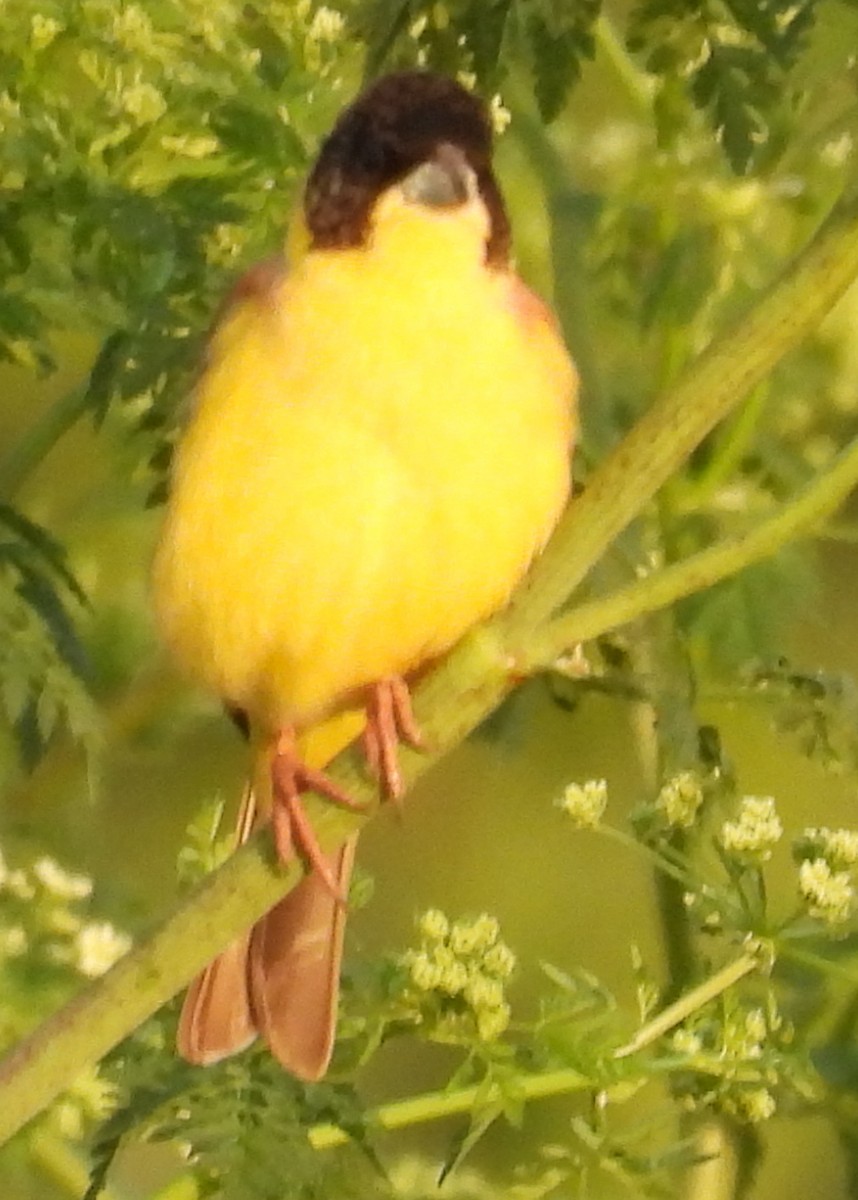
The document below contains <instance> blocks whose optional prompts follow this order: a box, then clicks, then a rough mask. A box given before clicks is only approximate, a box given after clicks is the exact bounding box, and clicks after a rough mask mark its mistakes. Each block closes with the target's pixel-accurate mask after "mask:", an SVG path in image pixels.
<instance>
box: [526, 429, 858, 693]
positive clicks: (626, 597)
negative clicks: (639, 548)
mask: <svg viewBox="0 0 858 1200" xmlns="http://www.w3.org/2000/svg"><path fill="white" fill-rule="evenodd" d="M856 483H858V438H856V439H855V440H854V441H853V442H852V443H851V444H850V445H849V446H847V447H846V448H845V449H844V450H843V451H842V452H841V453H840V454H839V455H838V457H837V459H836V460H835V462H834V463H833V465H832V466H831V467H830V468H829V469H828V471H827V472H826V473H825V474H824V475H822V476H821V477H819V478H815V479H813V480H811V482H810V483H809V484H808V485H807V486H806V487H805V488H804V489H803V490H802V491H801V492H800V493H799V494H798V495H797V496H796V497H795V499H793V500H791V501H790V502H789V503H788V504H786V505H784V507H783V508H781V510H780V511H779V512H778V513H776V514H775V515H774V516H773V517H769V518H768V519H767V520H765V521H763V522H762V524H760V525H758V526H757V528H756V529H753V530H752V531H751V532H750V533H747V534H745V535H744V536H743V537H737V538H729V539H727V540H726V541H724V542H721V543H719V544H718V545H716V546H712V547H710V549H708V550H701V551H700V552H699V553H698V554H693V555H692V556H691V557H690V558H686V559H685V560H684V561H682V562H678V563H673V564H671V565H670V566H668V567H665V568H664V569H663V570H661V571H659V572H658V573H657V574H654V575H650V576H647V577H645V578H644V579H639V580H636V581H635V582H634V583H632V584H629V585H628V587H624V588H620V589H619V590H618V591H616V592H614V593H612V594H611V595H609V596H603V597H599V598H598V599H595V600H590V601H588V602H587V603H586V604H581V605H579V606H578V607H577V608H573V609H571V610H570V611H569V612H568V613H565V614H564V615H563V616H562V617H558V618H557V619H555V620H553V621H550V622H548V623H547V624H546V625H544V626H543V627H542V629H541V630H540V631H539V632H538V633H537V634H535V635H534V636H533V637H532V638H531V639H530V640H529V643H528V647H527V652H526V654H525V655H524V656H523V662H522V666H523V668H524V669H525V670H536V669H537V668H539V667H541V666H548V665H549V664H550V663H551V662H553V661H554V659H556V658H557V656H558V655H560V654H562V653H563V652H564V651H566V650H568V649H569V647H570V646H574V645H576V644H578V643H579V642H583V641H587V640H588V639H590V638H594V637H598V636H599V634H602V633H605V632H607V631H608V630H611V629H617V628H618V627H619V626H621V625H626V624H628V623H629V621H632V620H634V619H635V618H637V617H640V616H643V615H644V614H645V613H650V612H654V611H655V610H657V609H661V608H665V607H666V606H667V605H669V604H673V603H674V602H675V601H676V600H680V599H682V598H683V597H684V596H690V595H692V594H693V593H694V592H699V591H702V590H703V589H704V588H707V587H711V586H712V585H713V584H714V583H718V582H719V581H720V580H722V579H727V578H728V577H729V576H731V575H735V574H737V572H739V571H741V570H743V569H744V568H745V567H748V566H750V565H751V564H752V563H755V562H759V561H760V560H761V559H763V558H767V557H768V556H770V555H772V554H774V553H775V552H776V551H778V550H780V549H781V548H782V547H783V546H785V545H786V544H787V543H788V542H790V541H792V540H793V539H794V538H796V537H797V536H798V535H800V534H804V533H807V532H809V531H810V530H812V529H813V528H814V526H816V525H817V524H818V523H819V522H820V521H822V520H823V519H824V518H825V517H826V516H828V515H829V514H831V513H833V512H834V511H836V509H837V508H839V506H840V505H841V504H842V503H843V502H844V500H846V498H847V497H848V496H849V494H850V492H851V491H852V490H853V488H854V487H855V485H856Z"/></svg>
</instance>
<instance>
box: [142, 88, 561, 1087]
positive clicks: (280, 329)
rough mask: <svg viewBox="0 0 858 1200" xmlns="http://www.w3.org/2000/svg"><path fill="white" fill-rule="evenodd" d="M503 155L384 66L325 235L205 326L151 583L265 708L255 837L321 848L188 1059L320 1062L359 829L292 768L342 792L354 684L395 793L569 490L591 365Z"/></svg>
mask: <svg viewBox="0 0 858 1200" xmlns="http://www.w3.org/2000/svg"><path fill="white" fill-rule="evenodd" d="M491 154H492V132H491V125H490V121H489V118H488V115H487V112H486V109H485V107H484V106H483V104H482V103H481V102H480V101H479V100H478V99H477V98H476V97H474V96H473V95H471V94H470V93H469V92H467V91H466V90H465V89H464V88H462V87H461V86H460V85H459V84H458V83H455V82H453V81H452V80H449V79H446V78H443V77H441V76H438V75H435V74H430V73H425V72H417V71H409V72H400V73H397V74H393V75H388V76H386V77H384V78H382V79H381V80H379V81H378V82H377V83H375V84H374V85H373V86H371V87H370V88H369V89H368V90H367V91H365V92H364V93H363V94H362V95H361V96H359V97H358V99H357V100H356V101H355V102H354V103H353V104H352V105H351V106H350V107H349V108H347V109H346V110H345V111H344V112H343V113H342V115H341V116H340V118H339V120H338V121H337V123H336V125H335V127H334V129H333V131H332V132H331V133H330V135H329V136H328V138H327V139H326V140H325V142H324V143H323V145H322V148H321V152H320V154H319V158H318V160H317V162H316V164H315V166H314V168H313V170H312V172H311V174H310V176H309V179H308V182H307V185H306V188H305V192H304V197H303V214H302V223H303V226H304V233H305V238H304V240H305V244H306V249H305V250H304V251H303V252H302V253H301V255H300V256H299V257H298V259H297V261H293V262H292V263H290V266H289V271H288V273H287V271H286V268H285V263H283V262H279V261H272V262H270V263H266V264H263V265H262V266H260V267H257V268H255V269H254V270H253V271H251V272H250V273H249V274H248V276H247V277H246V278H245V279H244V281H243V282H242V283H240V284H239V285H238V287H237V288H236V290H235V293H234V295H233V297H232V300H231V303H230V304H229V306H228V308H227V311H226V313H225V315H224V316H223V317H222V318H221V320H220V322H219V324H218V326H217V327H216V329H215V331H214V333H213V335H212V338H211V342H210V345H209V349H208V354H207V359H206V363H205V366H204V370H203V372H202V375H201V378H200V379H199V382H198V384H197V387H196V394H195V399H194V405H193V412H192V415H191V418H190V420H189V423H188V425H187V428H186V429H185V431H184V434H183V436H182V438H181V440H180V443H179V446H178V448H177V454H176V460H175V466H174V472H173V479H172V489H171V495H170V499H169V502H168V505H167V511H166V517H165V520H164V524H163V531H162V534H161V538H160V543H159V546H158V549H157V552H156V557H155V564H154V598H155V607H156V611H157V616H158V619H159V623H160V626H161V629H162V631H163V636H164V638H165V640H166V643H167V645H168V646H169V648H170V649H171V650H172V652H173V654H174V655H175V658H176V660H177V662H178V663H179V665H180V666H181V667H182V668H183V669H184V670H185V671H186V672H187V673H188V674H189V675H190V676H191V677H192V678H193V679H195V680H196V681H198V683H199V684H201V685H202V686H203V687H205V688H207V689H208V690H209V691H211V692H213V693H215V694H216V695H218V696H219V697H221V698H222V699H223V701H224V702H225V704H226V705H227V706H228V707H229V708H230V709H231V710H232V711H233V712H234V713H236V714H239V719H240V720H241V722H242V723H243V724H244V725H245V726H246V727H247V728H248V729H249V731H250V735H251V744H252V746H253V753H254V762H255V765H254V769H253V772H252V784H251V785H250V786H249V787H248V790H247V793H246V796H245V803H244V805H243V806H242V813H241V816H240V819H239V835H238V836H239V838H243V837H246V836H247V834H248V833H249V832H250V830H251V829H253V828H254V827H255V825H256V824H257V823H258V822H259V821H261V820H271V822H272V825H273V829H274V833H275V840H276V842H277V846H278V849H279V852H280V854H281V856H282V857H284V858H285V857H288V856H289V855H291V854H292V853H294V852H295V851H297V852H298V853H300V854H301V855H302V856H303V857H304V858H305V860H308V865H309V867H310V868H311V870H310V873H309V874H308V875H307V876H306V877H305V878H304V880H303V881H302V882H301V884H299V886H298V888H297V889H295V890H294V891H293V892H292V893H291V894H290V895H289V896H287V897H286V898H285V899H284V900H283V901H281V903H280V904H279V905H277V907H276V908H275V909H274V910H272V912H271V913H269V914H268V916H266V917H265V918H263V919H262V920H261V921H260V922H259V923H258V925H257V926H256V927H255V928H254V930H252V931H251V932H250V933H249V934H248V935H247V936H246V937H244V938H243V939H241V940H240V941H239V942H237V943H236V944H234V945H233V946H231V947H230V948H229V949H228V950H227V951H226V952H225V953H224V954H222V955H221V956H220V957H219V958H218V959H217V960H215V962H214V963H213V964H211V966H210V967H209V968H208V969H207V970H206V971H205V972H204V973H203V975H202V976H201V977H200V978H199V979H198V980H197V981H196V983H195V984H194V985H192V987H191V989H190V991H189V993H188V997H187V999H186V1001H185V1007H184V1010H183V1014H182V1018H181V1021H180V1028H179V1049H180V1051H181V1053H182V1054H184V1055H185V1057H187V1058H189V1059H190V1060H191V1061H194V1062H211V1061H215V1060H216V1059H218V1058H220V1057H222V1056H224V1055H226V1054H229V1053H232V1052H234V1051H235V1050H238V1049H240V1048H241V1047H242V1046H244V1045H245V1044H247V1042H248V1041H249V1040H251V1039H252V1038H253V1037H254V1036H255V1034H256V1033H260V1034H261V1035H262V1036H263V1037H264V1038H265V1040H266V1041H267V1043H268V1045H269V1046H270V1048H271V1050H272V1052H273V1053H274V1054H275V1055H276V1056H277V1057H278V1059H279V1060H280V1061H281V1062H282V1063H283V1065H284V1066H285V1067H287V1068H288V1069H289V1070H291V1071H293V1072H294V1073H295V1074H297V1075H299V1076H300V1077H302V1078H305V1079H315V1078H318V1077H319V1076H321V1075H322V1074H323V1073H324V1071H325V1070H326V1068H327V1065H328V1061H329V1059H330V1054H331V1047H332V1042H333V1033H334V1026H335V1022H336V1004H337V986H338V974H339V963H340V955H341V947H342V927H343V921H344V905H343V902H342V896H343V895H344V893H345V890H346V888H347V883H348V876H349V871H350V868H351V862H352V857H353V849H354V845H353V841H352V842H351V843H349V844H348V845H347V846H345V847H343V848H342V849H341V850H340V851H338V852H337V853H336V854H334V855H324V854H322V852H321V850H320V849H319V847H318V844H317V843H316V842H315V839H314V837H313V834H312V830H311V829H310V828H309V826H308V823H307V821H306V817H305V815H304V812H303V808H302V806H301V801H300V793H301V791H302V790H304V789H307V788H313V789H314V790H317V791H322V792H323V793H325V794H327V795H329V796H331V797H332V798H333V799H334V800H339V801H342V802H343V803H348V802H349V801H348V797H347V796H343V795H342V794H341V793H340V792H339V791H338V789H336V788H335V787H334V786H333V784H332V782H331V781H330V780H328V779H327V777H326V776H325V775H324V774H323V772H322V771H321V770H320V769H319V767H320V766H322V765H324V763H325V762H326V761H329V759H330V758H331V757H332V756H333V754H334V753H335V752H336V751H337V750H339V749H340V747H341V746H342V745H343V744H344V743H345V741H348V740H351V738H352V737H353V736H354V734H355V732H356V731H357V728H359V724H360V723H363V721H361V722H358V723H356V721H355V718H354V712H355V710H361V711H362V712H363V713H365V730H364V745H365V748H366V751H367V756H368V759H369V761H370V764H371V766H373V767H374V769H375V770H376V771H377V773H378V774H380V776H381V779H382V783H383V786H384V787H385V789H386V791H387V792H388V794H390V795H397V794H398V793H399V791H400V790H401V781H400V778H399V774H398V769H397V762H396V750H397V743H398V742H399V741H401V740H407V741H409V742H411V743H413V744H419V731H418V730H417V729H416V728H415V726H414V721H413V718H412V716H411V712H410V707H409V703H408V700H409V697H408V680H409V678H410V677H412V676H413V674H414V673H415V672H417V671H419V669H420V668H421V667H423V666H425V665H426V664H427V663H428V662H430V661H431V660H433V659H436V658H437V657H438V656H439V655H442V654H443V653H444V652H445V651H446V650H448V649H449V648H450V646H452V645H453V644H454V643H455V642H456V641H457V640H458V639H459V638H460V637H461V636H462V635H463V634H464V633H465V632H466V631H467V630H468V629H470V628H471V627H472V626H473V625H474V624H476V623H477V622H479V621H481V620H482V619H483V618H485V617H488V616H489V615H490V614H491V613H493V612H495V611H496V610H497V609H499V608H500V607H501V606H502V605H503V604H504V603H505V602H506V600H507V598H508V597H509V595H510V593H511V591H512V590H513V588H514V587H515V585H516V583H517V582H518V581H519V579H520V578H521V577H522V575H523V574H524V572H525V571H526V570H527V567H528V564H529V563H530V562H531V560H532V559H533V557H534V555H535V554H536V553H537V552H538V551H539V550H540V548H541V547H542V545H543V544H544V542H545V541H546V539H547V537H548V535H549V534H550V532H551V530H552V528H553V526H554V524H555V522H556V521H557V518H558V516H559V514H560V512H561V510H562V508H563V506H564V504H565V502H566V499H567V494H568V486H569V461H568V459H569V451H570V443H571V438H572V433H573V409H574V399H575V390H576V380H575V372H574V369H573V366H572V364H571V362H570V359H569V356H568V354H567V352H566V350H565V348H564V346H563V342H562V340H561V337H560V335H559V332H558V330H557V327H556V325H555V322H554V320H553V318H552V316H551V314H550V313H549V311H548V310H547V308H546V307H545V306H544V304H543V303H542V301H540V300H539V299H538V298H537V297H536V296H535V295H534V294H533V293H532V292H530V291H529V290H528V289H527V288H526V287H525V286H524V284H523V283H522V282H521V280H520V279H519V278H518V277H517V276H516V274H515V272H514V271H513V269H512V267H511V265H510V230H509V223H508V219H507V216H506V212H505V209H504V204H503V200H502V197H501V194H500V191H499V189H498V185H497V182H496V180H495V177H494V175H493V172H492V164H491ZM308 739H309V741H308ZM314 740H315V743H316V744H315V745H314V744H313V742H314Z"/></svg>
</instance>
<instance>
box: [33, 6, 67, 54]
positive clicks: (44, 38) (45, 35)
mask: <svg viewBox="0 0 858 1200" xmlns="http://www.w3.org/2000/svg"><path fill="white" fill-rule="evenodd" d="M62 28H63V27H62V25H61V24H60V23H59V21H57V20H55V18H54V17H46V16H45V15H44V13H34V14H33V17H32V19H31V21H30V41H31V43H32V45H33V48H34V49H35V50H44V49H45V47H46V46H50V44H51V42H52V41H53V40H54V38H55V37H56V36H57V34H58V33H60V32H61V31H62Z"/></svg>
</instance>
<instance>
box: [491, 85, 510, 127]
mask: <svg viewBox="0 0 858 1200" xmlns="http://www.w3.org/2000/svg"><path fill="white" fill-rule="evenodd" d="M489 117H490V118H491V122H492V128H493V129H494V131H495V133H496V134H498V136H500V134H502V133H504V132H505V131H506V130H507V128H508V127H509V124H510V122H511V121H512V113H511V112H510V111H509V109H508V108H507V107H506V105H505V104H504V102H503V100H502V99H501V96H500V94H499V93H495V95H494V96H492V98H491V101H490V102H489Z"/></svg>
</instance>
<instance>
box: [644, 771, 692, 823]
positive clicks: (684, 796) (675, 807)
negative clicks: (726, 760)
mask: <svg viewBox="0 0 858 1200" xmlns="http://www.w3.org/2000/svg"><path fill="white" fill-rule="evenodd" d="M702 804H703V787H702V784H701V782H700V780H699V778H698V777H697V775H695V774H694V772H693V771H681V772H680V773H679V774H678V775H674V777H673V778H672V779H669V780H668V781H667V783H666V784H665V785H664V787H663V788H662V789H661V791H660V792H659V793H658V796H657V797H656V801H655V807H656V808H657V809H658V810H659V812H660V813H661V814H662V816H663V817H664V819H665V821H666V822H667V824H668V825H670V826H671V827H672V828H673V829H690V828H691V826H692V825H693V824H694V821H695V819H696V817H697V814H698V813H699V811H700V808H701V806H702Z"/></svg>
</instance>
